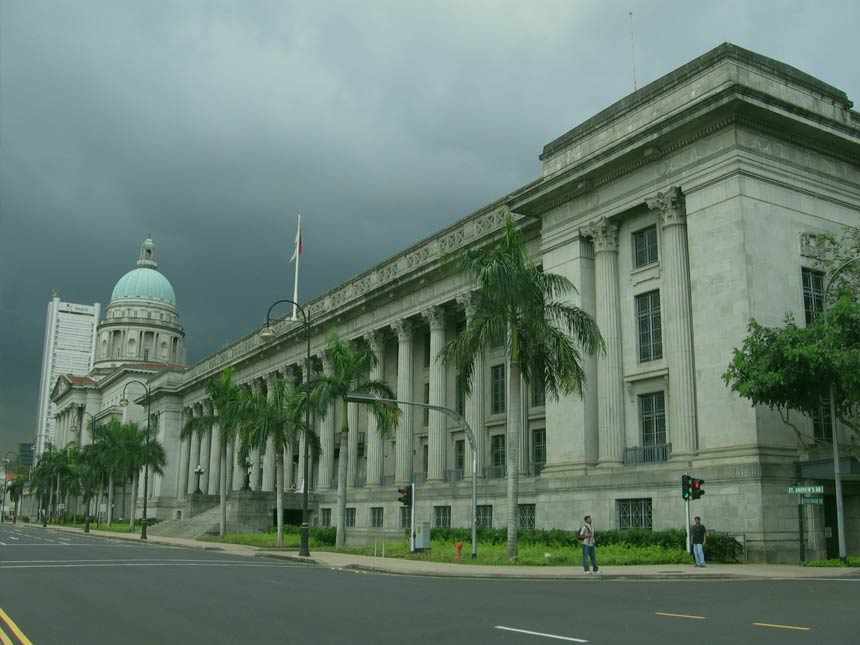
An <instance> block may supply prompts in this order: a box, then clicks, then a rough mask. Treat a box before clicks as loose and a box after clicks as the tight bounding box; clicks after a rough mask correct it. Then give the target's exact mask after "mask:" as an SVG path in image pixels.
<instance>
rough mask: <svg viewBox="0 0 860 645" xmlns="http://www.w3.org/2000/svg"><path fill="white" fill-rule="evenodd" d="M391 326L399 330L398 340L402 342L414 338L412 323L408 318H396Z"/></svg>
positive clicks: (396, 330)
mask: <svg viewBox="0 0 860 645" xmlns="http://www.w3.org/2000/svg"><path fill="white" fill-rule="evenodd" d="M391 326H392V327H393V328H394V331H395V332H397V340H399V341H400V342H401V343H403V342H409V341H411V340H412V323H411V322H410V321H409V320H408V319H406V318H401V319H400V320H395V321H394V322H393V323H391Z"/></svg>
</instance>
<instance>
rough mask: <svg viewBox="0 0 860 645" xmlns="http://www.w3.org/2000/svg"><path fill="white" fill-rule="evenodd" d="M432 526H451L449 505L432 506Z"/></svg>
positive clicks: (443, 527)
mask: <svg viewBox="0 0 860 645" xmlns="http://www.w3.org/2000/svg"><path fill="white" fill-rule="evenodd" d="M433 526H435V527H436V528H437V529H450V528H451V507H450V506H434V507H433Z"/></svg>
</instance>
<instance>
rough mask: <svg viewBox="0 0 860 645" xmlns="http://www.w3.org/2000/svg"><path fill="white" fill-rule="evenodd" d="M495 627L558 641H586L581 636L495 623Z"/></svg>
mask: <svg viewBox="0 0 860 645" xmlns="http://www.w3.org/2000/svg"><path fill="white" fill-rule="evenodd" d="M496 629H503V630H504V631H506V632H516V633H518V634H528V635H529V636H543V637H544V638H554V639H556V640H559V641H572V642H574V643H587V642H588V641H587V640H583V639H582V638H573V637H571V636H559V635H557V634H544V633H543V632H530V631H529V630H527V629H516V628H514V627H503V626H502V625H496Z"/></svg>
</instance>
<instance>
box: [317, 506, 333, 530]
mask: <svg viewBox="0 0 860 645" xmlns="http://www.w3.org/2000/svg"><path fill="white" fill-rule="evenodd" d="M320 526H331V509H330V508H323V509H320Z"/></svg>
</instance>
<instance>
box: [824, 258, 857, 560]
mask: <svg viewBox="0 0 860 645" xmlns="http://www.w3.org/2000/svg"><path fill="white" fill-rule="evenodd" d="M855 262H860V256H858V257H856V258H851V259H850V260H846V261H845V262H843V263H842V264H840V265H839V266H838V267H836V269H835V270H834V271H833V273H831V274H830V279H828V280H827V286H826V287H825V288H824V297H823V298H822V302H821V306H822V308H823V309H824V326H825V327H826V326H827V294H829V293H830V287H832V286H833V280H834V279H835V278H836V276H838V275H839V274H840V273H841V272H842V270H843V269H845V268H847V267H849V266H851V265H852V264H854V263H855ZM830 435H831V436H830V438H831V440H832V441H833V480H834V482H835V484H836V532H837V534H838V536H839V559H840V560H842V562H845V563H847V562H848V554H847V551H846V549H845V509H844V506H843V504H842V474H841V473H840V472H839V437H838V435H837V429H836V396H835V388H834V386H833V381H832V380H831V381H830Z"/></svg>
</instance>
